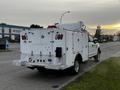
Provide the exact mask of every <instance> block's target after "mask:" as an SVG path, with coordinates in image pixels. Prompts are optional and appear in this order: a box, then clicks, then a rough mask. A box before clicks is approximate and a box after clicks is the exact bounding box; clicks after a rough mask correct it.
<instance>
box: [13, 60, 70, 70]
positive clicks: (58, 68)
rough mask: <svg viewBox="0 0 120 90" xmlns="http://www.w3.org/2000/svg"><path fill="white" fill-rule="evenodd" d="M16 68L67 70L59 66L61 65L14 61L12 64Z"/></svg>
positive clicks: (63, 66) (64, 66)
mask: <svg viewBox="0 0 120 90" xmlns="http://www.w3.org/2000/svg"><path fill="white" fill-rule="evenodd" d="M14 64H15V65H16V66H24V67H30V68H39V67H43V68H45V69H53V70H64V69H66V68H68V67H67V66H66V65H61V64H58V65H56V64H47V63H44V64H39V63H29V62H27V61H20V60H19V61H16V62H15V63H14Z"/></svg>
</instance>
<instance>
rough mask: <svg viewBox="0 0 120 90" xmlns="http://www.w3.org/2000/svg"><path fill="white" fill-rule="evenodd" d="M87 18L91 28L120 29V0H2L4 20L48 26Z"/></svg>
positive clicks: (1, 19) (0, 8)
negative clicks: (61, 20) (61, 18)
mask: <svg viewBox="0 0 120 90" xmlns="http://www.w3.org/2000/svg"><path fill="white" fill-rule="evenodd" d="M65 11H71V13H69V14H66V15H65V16H64V17H63V23H67V22H77V21H83V22H85V24H87V26H89V28H96V26H97V25H101V26H102V29H107V30H111V31H113V30H120V0H0V22H4V23H8V24H15V25H23V26H29V25H31V24H32V23H34V24H39V25H42V26H47V25H48V24H53V23H56V22H59V19H60V16H61V14H62V13H63V12H65Z"/></svg>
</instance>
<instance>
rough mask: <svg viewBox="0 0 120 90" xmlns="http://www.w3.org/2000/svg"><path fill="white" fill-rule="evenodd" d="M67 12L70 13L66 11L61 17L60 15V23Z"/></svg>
mask: <svg viewBox="0 0 120 90" xmlns="http://www.w3.org/2000/svg"><path fill="white" fill-rule="evenodd" d="M67 13H70V11H66V12H64V13H63V14H62V15H61V17H60V24H62V19H63V16H64V15H65V14H67Z"/></svg>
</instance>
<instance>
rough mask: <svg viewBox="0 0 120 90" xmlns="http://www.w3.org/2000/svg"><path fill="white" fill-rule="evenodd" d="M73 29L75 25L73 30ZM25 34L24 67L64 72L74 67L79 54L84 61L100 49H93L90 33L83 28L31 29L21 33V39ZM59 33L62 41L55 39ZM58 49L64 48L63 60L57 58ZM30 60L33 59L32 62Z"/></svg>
mask: <svg viewBox="0 0 120 90" xmlns="http://www.w3.org/2000/svg"><path fill="white" fill-rule="evenodd" d="M73 27H74V25H73V26H72V29H73ZM78 27H79V26H78ZM78 27H77V28H78ZM68 29H69V28H68ZM25 33H26V34H27V40H22V38H21V45H20V46H21V60H20V61H19V62H20V63H22V62H26V63H25V65H24V66H27V67H44V68H47V69H57V70H59V69H62V70H63V69H66V68H69V67H71V66H73V65H74V60H75V57H76V55H77V54H81V56H82V59H83V61H86V60H88V58H89V57H92V54H91V52H92V51H93V50H94V53H95V52H96V54H97V49H98V47H97V48H94V49H93V48H91V43H89V42H88V32H87V31H85V30H81V28H79V29H77V30H66V29H63V28H53V29H31V30H29V31H24V32H21V37H22V35H24V34H25ZM57 33H59V34H63V39H62V40H56V39H55V37H56V34H57ZM56 47H61V48H62V57H61V58H57V57H56ZM89 53H90V54H91V55H89ZM32 54H33V55H32ZM29 58H30V59H32V61H31V62H30V61H29ZM49 60H51V62H50V61H49Z"/></svg>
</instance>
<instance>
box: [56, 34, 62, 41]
mask: <svg viewBox="0 0 120 90" xmlns="http://www.w3.org/2000/svg"><path fill="white" fill-rule="evenodd" d="M55 39H56V40H62V39H63V34H56V36H55Z"/></svg>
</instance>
